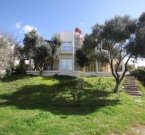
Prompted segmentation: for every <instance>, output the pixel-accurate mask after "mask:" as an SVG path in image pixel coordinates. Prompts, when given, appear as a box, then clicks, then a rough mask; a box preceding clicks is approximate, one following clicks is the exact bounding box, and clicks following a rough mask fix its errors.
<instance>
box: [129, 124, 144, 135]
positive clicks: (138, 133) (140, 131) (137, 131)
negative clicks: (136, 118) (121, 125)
mask: <svg viewBox="0 0 145 135" xmlns="http://www.w3.org/2000/svg"><path fill="white" fill-rule="evenodd" d="M131 130H132V132H133V134H129V135H145V125H137V126H134V127H133V128H132V129H131Z"/></svg>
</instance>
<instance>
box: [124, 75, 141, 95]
mask: <svg viewBox="0 0 145 135" xmlns="http://www.w3.org/2000/svg"><path fill="white" fill-rule="evenodd" d="M124 88H125V91H126V93H127V94H128V95H132V96H141V93H140V91H139V90H138V87H137V85H136V82H135V77H134V76H126V77H125V83H124Z"/></svg>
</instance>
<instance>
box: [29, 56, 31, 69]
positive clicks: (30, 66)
mask: <svg viewBox="0 0 145 135" xmlns="http://www.w3.org/2000/svg"><path fill="white" fill-rule="evenodd" d="M29 70H31V58H30V57H29Z"/></svg>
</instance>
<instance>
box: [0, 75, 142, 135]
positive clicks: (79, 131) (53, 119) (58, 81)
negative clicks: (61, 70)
mask: <svg viewBox="0 0 145 135" xmlns="http://www.w3.org/2000/svg"><path fill="white" fill-rule="evenodd" d="M83 79H84V80H85V82H86V84H87V86H85V89H84V90H83V91H82V98H81V100H80V101H79V102H77V103H76V102H75V101H74V100H73V98H72V95H71V94H70V90H69V88H71V87H72V86H71V80H72V78H69V77H44V78H43V77H32V76H12V77H10V78H8V79H4V80H2V81H0V135H123V134H124V135H125V134H126V135H128V134H129V135H134V134H136V132H135V131H134V127H136V126H138V125H141V126H143V127H145V87H143V86H141V88H142V93H144V94H143V96H142V97H140V98H133V97H130V96H127V95H126V94H125V93H124V90H123V89H122V86H121V88H120V92H119V93H118V94H114V93H112V91H113V90H112V89H113V85H114V80H113V78H111V77H106V78H105V77H102V78H97V77H88V78H83ZM140 85H141V84H140Z"/></svg>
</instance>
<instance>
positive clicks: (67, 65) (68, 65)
mask: <svg viewBox="0 0 145 135" xmlns="http://www.w3.org/2000/svg"><path fill="white" fill-rule="evenodd" d="M72 69H73V61H72V59H61V60H60V70H65V71H71V70H72Z"/></svg>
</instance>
